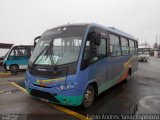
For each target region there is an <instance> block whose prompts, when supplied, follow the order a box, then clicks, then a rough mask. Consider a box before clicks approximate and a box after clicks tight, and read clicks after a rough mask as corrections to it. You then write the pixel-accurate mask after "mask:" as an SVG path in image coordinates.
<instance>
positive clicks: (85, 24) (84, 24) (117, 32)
mask: <svg viewBox="0 0 160 120" xmlns="http://www.w3.org/2000/svg"><path fill="white" fill-rule="evenodd" d="M67 26H88V27H92V26H93V27H94V26H97V27H100V28H103V29H105V30H106V31H109V32H111V33H115V34H118V35H121V36H123V37H127V38H129V39H132V40H136V39H135V38H134V37H133V36H132V35H130V34H128V33H126V32H123V31H122V30H119V29H117V28H115V27H104V26H102V25H99V24H96V23H76V24H66V25H61V26H58V27H55V28H59V27H67ZM53 29H54V28H53Z"/></svg>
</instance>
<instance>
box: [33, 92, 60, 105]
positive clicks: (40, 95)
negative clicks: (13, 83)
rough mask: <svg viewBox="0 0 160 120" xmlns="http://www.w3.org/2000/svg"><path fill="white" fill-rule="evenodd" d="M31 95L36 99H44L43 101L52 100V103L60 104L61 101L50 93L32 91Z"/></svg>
mask: <svg viewBox="0 0 160 120" xmlns="http://www.w3.org/2000/svg"><path fill="white" fill-rule="evenodd" d="M30 94H31V95H32V96H34V97H38V98H43V99H47V100H50V101H52V102H56V103H59V101H58V100H57V99H56V98H55V97H54V95H52V94H50V93H48V92H44V91H40V90H35V89H32V90H31V92H30Z"/></svg>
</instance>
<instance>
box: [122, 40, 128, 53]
mask: <svg viewBox="0 0 160 120" xmlns="http://www.w3.org/2000/svg"><path fill="white" fill-rule="evenodd" d="M121 46H122V55H128V54H129V43H128V40H127V39H125V38H122V37H121Z"/></svg>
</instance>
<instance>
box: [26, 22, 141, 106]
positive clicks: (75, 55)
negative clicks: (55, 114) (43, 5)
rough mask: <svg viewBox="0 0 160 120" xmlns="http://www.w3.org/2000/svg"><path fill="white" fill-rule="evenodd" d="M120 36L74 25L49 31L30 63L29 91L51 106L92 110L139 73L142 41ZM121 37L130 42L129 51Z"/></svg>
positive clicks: (96, 28) (99, 28)
mask: <svg viewBox="0 0 160 120" xmlns="http://www.w3.org/2000/svg"><path fill="white" fill-rule="evenodd" d="M114 31H115V30H113V29H109V28H105V27H102V26H100V25H97V24H73V25H64V26H60V27H57V28H53V29H50V30H47V31H46V32H44V33H43V34H42V36H41V37H40V39H39V41H38V43H37V45H36V47H35V49H34V51H33V54H32V56H31V58H30V60H29V64H28V69H27V71H26V77H25V86H26V89H27V91H28V92H29V93H30V94H31V95H32V96H34V97H36V98H39V99H41V100H45V101H48V102H53V103H57V104H62V105H68V106H79V105H82V106H83V107H84V108H88V107H90V106H91V105H92V103H93V101H94V98H95V97H96V96H98V95H99V94H100V93H102V92H103V91H105V90H107V89H108V88H110V87H112V86H113V85H115V84H117V83H119V82H120V81H122V80H125V79H129V78H130V76H131V75H132V74H133V73H134V72H135V71H136V70H137V69H138V62H137V61H138V59H137V41H136V40H134V39H133V38H132V37H130V36H129V35H126V36H125V34H122V33H121V32H115V33H114ZM116 34H119V35H122V38H124V39H125V40H123V41H121V42H124V45H123V46H121V44H118V42H120V40H121V38H120V37H118V39H116V38H114V37H115V36H113V35H116ZM110 37H112V38H110ZM127 37H128V38H127ZM111 39H113V40H112V41H114V42H111V41H110V40H111ZM129 40H130V41H129ZM114 44H115V45H114ZM111 46H112V47H111ZM130 46H131V47H130ZM123 54H125V55H123ZM111 71H112V72H113V71H114V73H111Z"/></svg>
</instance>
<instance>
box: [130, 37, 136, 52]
mask: <svg viewBox="0 0 160 120" xmlns="http://www.w3.org/2000/svg"><path fill="white" fill-rule="evenodd" d="M129 47H130V54H135V52H136V48H135V44H134V41H132V40H129Z"/></svg>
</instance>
